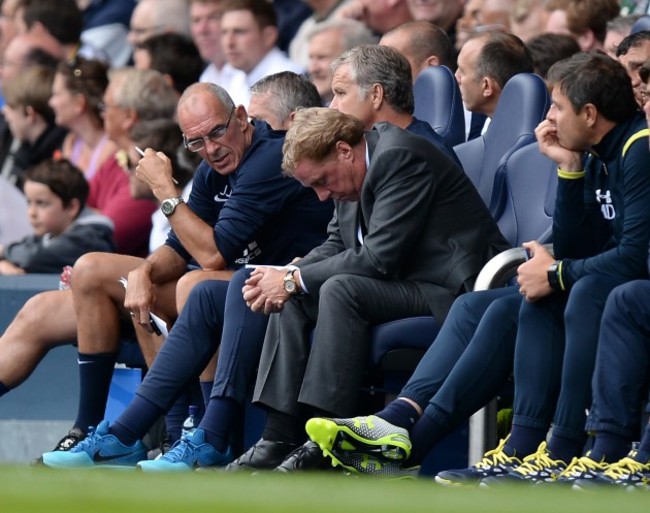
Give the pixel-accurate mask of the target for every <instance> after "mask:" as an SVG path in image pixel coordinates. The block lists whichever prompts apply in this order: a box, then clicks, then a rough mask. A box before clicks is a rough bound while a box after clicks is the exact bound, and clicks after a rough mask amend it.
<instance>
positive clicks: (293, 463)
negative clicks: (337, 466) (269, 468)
mask: <svg viewBox="0 0 650 513" xmlns="http://www.w3.org/2000/svg"><path fill="white" fill-rule="evenodd" d="M297 470H321V471H322V470H333V467H332V464H331V463H330V460H329V459H327V458H326V457H325V456H323V451H321V448H320V447H318V445H317V444H316V443H314V442H312V441H311V440H309V441H308V442H305V443H304V444H303V445H301V446H300V447H298V448H297V449H296V450H294V451H292V452H291V453H290V454H289V456H287V458H286V459H285V460H284V461H283V462H282V463H281V464H280V465H278V466H277V467H276V468H275V469H274V472H295V471H297Z"/></svg>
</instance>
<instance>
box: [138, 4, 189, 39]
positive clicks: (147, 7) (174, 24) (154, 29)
mask: <svg viewBox="0 0 650 513" xmlns="http://www.w3.org/2000/svg"><path fill="white" fill-rule="evenodd" d="M167 32H173V33H176V34H182V35H185V36H189V35H190V17H189V11H188V8H187V0H138V2H137V4H136V6H135V8H134V9H133V13H132V14H131V21H130V23H129V32H128V35H127V39H128V42H129V43H130V44H131V46H132V47H134V48H137V46H138V44H140V43H141V42H142V41H144V40H145V39H147V38H148V37H151V36H154V35H156V34H165V33H167Z"/></svg>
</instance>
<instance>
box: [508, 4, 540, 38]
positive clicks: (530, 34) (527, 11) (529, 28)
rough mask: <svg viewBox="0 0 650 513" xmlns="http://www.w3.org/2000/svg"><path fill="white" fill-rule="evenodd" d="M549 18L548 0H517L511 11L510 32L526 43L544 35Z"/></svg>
mask: <svg viewBox="0 0 650 513" xmlns="http://www.w3.org/2000/svg"><path fill="white" fill-rule="evenodd" d="M547 18H548V11H547V10H546V0H515V3H514V6H513V7H512V10H511V11H510V32H512V33H513V34H514V35H515V36H517V37H518V38H519V39H521V40H522V41H523V42H524V43H526V42H528V40H529V39H532V38H534V37H537V36H539V35H540V34H542V33H544V30H545V28H546V19H547Z"/></svg>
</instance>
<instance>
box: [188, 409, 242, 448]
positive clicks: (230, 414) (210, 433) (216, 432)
mask: <svg viewBox="0 0 650 513" xmlns="http://www.w3.org/2000/svg"><path fill="white" fill-rule="evenodd" d="M242 415H243V407H242V406H241V405H240V404H239V403H238V402H237V401H235V400H234V399H231V398H229V397H213V398H212V399H210V402H209V403H208V407H207V409H206V410H205V415H204V416H203V420H202V421H201V425H200V426H199V427H200V428H202V429H203V430H205V438H206V442H208V443H209V444H210V445H212V446H213V447H214V448H215V449H216V450H217V451H219V452H220V453H225V452H226V449H228V442H229V440H230V436H231V433H232V430H233V427H235V426H237V424H239V419H240V417H241V416H242Z"/></svg>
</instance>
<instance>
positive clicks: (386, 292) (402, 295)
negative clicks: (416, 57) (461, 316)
mask: <svg viewBox="0 0 650 513" xmlns="http://www.w3.org/2000/svg"><path fill="white" fill-rule="evenodd" d="M406 73H407V76H408V71H406ZM407 80H408V78H407ZM335 91H336V89H335ZM284 168H285V170H286V172H287V173H288V174H289V175H290V176H293V177H294V178H295V179H297V180H299V181H300V182H301V183H303V184H304V185H307V186H309V187H311V188H313V189H314V190H315V191H316V192H317V194H318V195H319V197H320V198H321V199H323V200H325V199H329V198H335V199H336V200H337V201H336V213H335V217H334V219H333V221H332V223H330V227H329V238H328V240H327V241H326V242H325V243H324V244H322V245H321V246H319V247H317V248H315V249H314V250H313V251H312V252H310V253H309V254H308V255H306V256H305V257H304V258H303V259H301V260H299V261H298V262H296V264H295V267H288V268H285V269H282V270H276V269H269V268H261V269H257V270H256V271H255V272H254V273H253V275H252V276H251V278H250V279H249V280H248V281H247V285H246V287H245V289H244V298H245V299H246V301H247V302H248V303H249V304H250V306H251V308H252V309H253V310H254V311H264V312H266V313H271V312H275V313H274V315H272V316H271V319H270V321H269V327H268V329H267V334H266V339H265V341H264V347H263V351H262V358H261V360H260V369H259V372H258V380H257V385H256V389H255V395H254V399H255V400H256V401H258V402H260V403H261V404H262V405H264V407H265V409H267V411H268V417H267V423H266V426H265V429H264V433H263V435H262V439H261V440H260V441H258V443H257V444H255V445H254V446H253V447H252V448H251V449H250V450H249V451H248V452H246V453H245V454H244V455H242V456H241V457H240V458H238V459H237V460H235V462H233V463H232V464H231V465H229V466H228V467H227V468H228V469H229V470H239V469H246V470H254V469H273V468H276V467H277V468H278V469H279V470H295V469H300V468H306V467H307V468H308V465H307V461H306V460H305V458H306V459H307V460H312V461H311V462H310V465H312V466H313V465H316V466H320V464H321V462H322V459H321V460H320V461H319V460H318V458H312V457H313V456H318V454H316V455H314V453H313V450H312V445H313V444H310V445H307V446H302V447H301V444H302V443H303V442H304V441H305V438H306V437H305V435H304V421H305V420H306V418H305V417H306V416H309V414H310V413H312V412H313V411H320V412H323V411H330V412H333V411H340V412H343V411H351V410H353V409H354V407H355V404H356V400H357V392H358V389H359V385H360V380H361V376H362V374H363V370H364V369H365V366H366V362H367V358H368V350H369V347H368V345H369V337H370V327H371V326H372V325H374V324H379V323H382V322H387V321H389V320H392V319H399V318H404V317H410V316H414V315H431V314H432V313H433V314H434V315H435V316H436V317H437V318H439V319H442V318H444V316H445V315H446V313H447V310H448V308H449V306H450V305H451V302H452V301H453V299H454V297H455V296H456V295H458V294H460V293H462V292H464V291H466V290H469V289H471V287H472V284H473V281H474V278H475V277H476V274H477V273H478V271H479V269H480V268H481V267H482V265H483V264H484V262H485V261H486V260H487V259H489V258H490V257H491V256H492V255H493V254H494V252H495V251H500V249H502V248H504V247H506V246H507V244H506V242H505V241H504V239H503V237H502V235H501V234H500V233H499V231H498V229H497V228H496V224H495V223H494V220H493V219H492V218H491V217H490V216H489V214H488V212H487V209H486V207H485V205H484V204H483V202H482V201H481V200H480V198H479V196H478V193H477V191H476V189H474V187H473V186H472V185H471V183H470V182H469V179H468V178H467V176H466V175H464V174H463V173H462V171H461V170H460V168H458V166H456V165H455V164H454V163H453V162H452V161H451V159H449V158H448V157H446V156H445V155H443V154H442V152H441V151H440V150H438V149H437V148H436V147H435V146H433V145H432V144H430V143H428V142H427V141H425V140H424V139H423V138H421V137H419V136H415V135H413V134H411V133H409V132H408V131H405V130H403V129H400V128H398V127H396V126H394V125H391V124H388V123H380V124H377V125H375V129H373V130H371V131H368V132H364V124H363V122H361V121H359V120H357V119H355V118H353V117H351V116H349V115H346V114H343V113H340V112H336V111H335V110H333V109H307V110H304V111H299V112H298V113H297V114H296V116H295V119H294V124H293V126H292V127H291V128H290V129H289V131H288V133H287V140H286V142H285V146H284ZM461 212H462V214H461ZM442 219H444V222H441V223H439V222H438V220H442ZM443 241H444V242H443ZM470 255H471V256H470ZM312 329H314V332H313V341H311V342H310V339H311V337H310V333H311V331H312ZM302 449H306V451H303V450H302ZM290 453H291V454H290Z"/></svg>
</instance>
